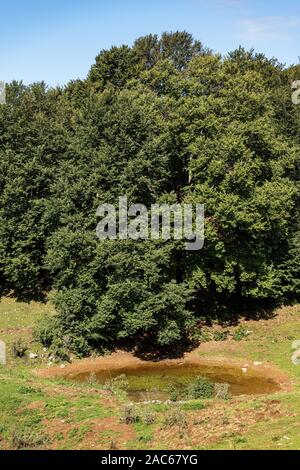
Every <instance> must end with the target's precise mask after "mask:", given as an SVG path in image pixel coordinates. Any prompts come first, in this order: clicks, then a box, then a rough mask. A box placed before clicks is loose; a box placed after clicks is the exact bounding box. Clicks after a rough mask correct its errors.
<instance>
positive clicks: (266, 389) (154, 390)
mask: <svg viewBox="0 0 300 470" xmlns="http://www.w3.org/2000/svg"><path fill="white" fill-rule="evenodd" d="M120 375H124V376H126V381H127V383H128V387H127V394H128V398H129V399H130V400H132V401H135V402H141V401H150V400H160V401H165V400H168V399H169V398H170V387H172V388H173V389H174V387H175V388H176V389H178V391H179V392H180V390H183V389H185V388H186V387H187V386H188V385H189V384H191V383H193V382H194V381H195V380H196V379H197V377H199V376H201V377H205V378H207V379H209V380H210V381H211V382H212V383H227V384H229V390H230V393H231V394H232V395H258V394H271V393H274V392H276V391H278V390H280V386H279V384H278V383H276V382H275V381H274V380H272V379H270V378H268V377H265V376H263V375H262V374H255V373H254V372H253V371H251V370H249V371H248V372H247V373H244V372H243V371H242V370H241V368H239V367H232V366H230V367H229V366H226V367H224V366H221V365H218V366H215V365H214V366H211V365H195V364H187V363H182V364H166V363H149V364H142V365H140V366H132V367H127V368H118V369H113V370H93V371H92V372H80V373H75V372H73V373H69V374H67V375H66V378H67V379H69V380H73V381H76V382H84V381H90V380H91V379H93V380H96V381H97V382H98V383H101V384H105V383H106V382H107V381H109V380H111V379H114V378H115V377H119V376H120Z"/></svg>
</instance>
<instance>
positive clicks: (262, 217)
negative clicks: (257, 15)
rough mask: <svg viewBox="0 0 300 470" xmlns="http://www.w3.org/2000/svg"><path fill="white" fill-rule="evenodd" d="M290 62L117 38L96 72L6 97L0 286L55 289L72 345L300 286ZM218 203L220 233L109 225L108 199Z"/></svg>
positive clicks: (153, 336)
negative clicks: (111, 233) (151, 234)
mask: <svg viewBox="0 0 300 470" xmlns="http://www.w3.org/2000/svg"><path fill="white" fill-rule="evenodd" d="M297 79H300V65H295V66H290V67H286V66H285V65H284V64H281V63H279V62H278V61H277V60H276V59H275V58H274V59H268V58H267V57H266V56H264V55H263V54H260V53H256V52H255V51H254V50H250V51H247V50H245V49H243V48H239V49H237V50H235V51H233V52H230V53H228V54H227V55H226V56H221V55H220V54H218V53H215V52H213V51H211V50H210V49H209V48H208V47H206V46H204V45H203V44H202V43H201V42H200V41H198V40H195V39H194V38H193V37H192V35H190V34H189V33H187V32H185V31H182V32H174V33H164V34H162V35H161V36H160V37H158V36H157V35H148V36H145V37H141V38H139V39H137V40H136V41H135V43H134V44H133V46H132V47H129V46H126V45H124V46H121V47H112V48H111V49H109V50H102V51H101V52H100V53H99V55H98V56H97V57H96V59H95V63H94V64H93V65H92V66H91V68H90V71H89V72H88V75H87V77H86V79H84V80H79V79H78V80H74V81H71V82H69V83H68V84H67V85H66V86H63V87H56V88H53V87H52V88H51V87H47V85H46V83H44V82H41V83H33V84H32V85H29V86H25V85H24V84H23V83H22V82H16V81H14V82H11V83H9V84H8V85H7V87H6V96H7V99H6V104H2V105H0V296H1V297H4V296H13V297H14V298H16V299H18V300H21V301H26V302H29V301H31V300H39V301H45V300H46V299H47V298H48V296H49V295H50V296H51V298H52V301H53V302H54V305H55V308H56V315H54V316H50V317H49V318H46V320H45V321H43V322H41V323H40V324H39V326H38V328H37V330H36V332H35V335H36V337H37V338H38V339H39V341H41V342H42V343H43V344H44V345H45V346H46V347H47V348H48V347H49V348H50V350H51V351H53V353H54V354H55V355H56V356H57V357H60V358H61V359H62V360H67V359H68V357H69V355H70V354H71V353H74V354H76V355H77V356H79V357H84V356H89V355H91V354H92V353H94V352H97V353H104V352H107V351H112V350H113V349H114V348H116V346H118V345H120V344H121V345H125V346H126V345H128V346H132V347H141V348H143V347H147V344H151V345H153V346H154V347H155V348H158V349H161V350H165V349H168V348H175V347H176V346H177V345H178V344H189V343H190V342H191V341H194V340H195V338H197V331H198V330H199V325H201V324H204V323H205V324H209V323H210V322H211V321H218V322H220V323H222V324H233V323H234V322H236V321H237V319H238V318H239V317H247V316H249V317H252V318H260V317H263V316H265V315H267V314H268V312H269V311H272V309H274V308H276V307H278V306H281V305H291V304H293V303H296V302H299V301H300V163H299V161H300V160H299V154H300V131H299V129H300V105H299V106H297V105H296V104H294V103H293V100H292V93H293V90H292V83H293V82H294V81H295V80H297ZM124 195H125V196H126V197H127V198H128V201H129V203H130V204H134V203H142V204H145V205H146V206H147V207H150V206H151V204H154V203H159V204H161V203H169V204H173V203H180V204H183V203H187V204H188V203H192V204H196V203H197V204H204V206H205V243H204V246H203V248H202V250H200V251H194V252H192V251H191V252H189V251H186V249H185V245H184V241H180V240H169V241H165V240H106V241H99V240H98V239H97V237H96V226H97V216H96V211H97V208H98V206H99V204H104V203H107V204H113V205H115V206H117V205H118V199H119V197H120V196H124Z"/></svg>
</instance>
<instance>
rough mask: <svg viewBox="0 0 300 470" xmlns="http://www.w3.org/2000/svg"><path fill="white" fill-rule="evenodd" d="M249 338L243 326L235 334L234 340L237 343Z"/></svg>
mask: <svg viewBox="0 0 300 470" xmlns="http://www.w3.org/2000/svg"><path fill="white" fill-rule="evenodd" d="M247 336H249V333H248V331H247V328H246V327H245V326H243V325H240V326H239V327H238V328H237V329H236V330H235V332H234V333H233V339H234V340H235V341H242V340H243V339H245V338H247Z"/></svg>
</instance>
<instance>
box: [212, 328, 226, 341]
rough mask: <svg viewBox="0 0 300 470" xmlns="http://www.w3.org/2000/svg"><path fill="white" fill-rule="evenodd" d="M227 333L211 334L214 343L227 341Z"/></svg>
mask: <svg viewBox="0 0 300 470" xmlns="http://www.w3.org/2000/svg"><path fill="white" fill-rule="evenodd" d="M228 335H229V331H227V330H226V331H215V332H214V334H213V339H214V341H226V340H227V339H228Z"/></svg>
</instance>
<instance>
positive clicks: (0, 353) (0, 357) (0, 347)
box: [0, 341, 6, 366]
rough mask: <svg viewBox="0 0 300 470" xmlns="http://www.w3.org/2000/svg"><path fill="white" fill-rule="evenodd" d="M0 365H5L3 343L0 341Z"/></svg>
mask: <svg viewBox="0 0 300 470" xmlns="http://www.w3.org/2000/svg"><path fill="white" fill-rule="evenodd" d="M0 364H2V365H3V366H5V364H6V347H5V343H4V341H0Z"/></svg>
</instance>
